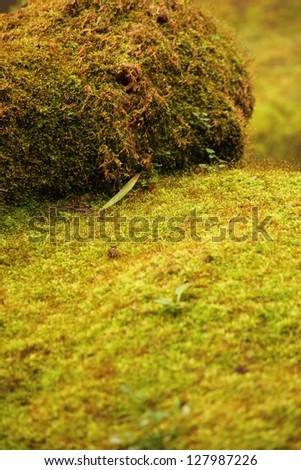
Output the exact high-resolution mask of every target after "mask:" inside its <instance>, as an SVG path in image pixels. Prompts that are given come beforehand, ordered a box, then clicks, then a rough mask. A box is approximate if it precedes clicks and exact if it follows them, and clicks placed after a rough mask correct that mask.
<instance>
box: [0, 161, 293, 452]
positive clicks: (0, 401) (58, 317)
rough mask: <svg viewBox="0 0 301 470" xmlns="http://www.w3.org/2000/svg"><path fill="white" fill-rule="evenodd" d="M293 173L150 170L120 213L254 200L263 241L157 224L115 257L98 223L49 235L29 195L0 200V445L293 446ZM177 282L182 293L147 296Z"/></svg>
mask: <svg viewBox="0 0 301 470" xmlns="http://www.w3.org/2000/svg"><path fill="white" fill-rule="evenodd" d="M300 186H301V182H300V173H298V172H289V171H285V170H272V169H267V170H264V169H261V168H248V169H244V170H230V171H227V172H222V173H217V174H211V175H207V176H203V175H189V176H187V175H186V176H181V177H171V176H168V177H163V178H162V180H159V181H158V183H157V186H156V187H155V188H154V189H153V191H152V192H151V193H150V192H146V191H142V190H141V191H136V192H135V193H134V192H133V193H131V194H130V195H129V197H128V198H127V199H126V200H125V201H124V204H123V207H122V216H125V217H127V220H130V219H133V218H134V217H135V216H137V215H139V216H143V217H144V218H146V219H148V220H150V221H151V220H152V219H154V218H155V217H165V218H171V217H173V216H175V215H176V216H179V217H182V218H184V219H185V218H186V217H187V216H189V214H190V212H191V210H193V209H197V211H198V214H199V215H200V216H202V218H203V222H204V221H205V220H206V219H208V218H209V217H210V216H211V217H219V220H220V223H221V225H222V226H225V227H226V226H228V222H229V220H230V218H231V217H234V216H240V217H242V216H243V217H247V218H248V220H249V218H250V214H251V207H252V206H257V207H258V208H259V214H260V220H263V218H264V217H266V216H269V215H270V216H271V217H272V220H271V222H270V223H269V225H268V227H267V229H268V231H269V233H270V235H271V237H272V238H273V241H267V240H265V239H264V238H262V237H261V236H260V237H259V241H258V242H256V241H253V240H252V238H251V237H250V236H249V237H248V239H247V240H245V241H244V242H233V241H232V240H231V239H230V238H229V236H228V235H227V237H226V239H225V240H224V241H223V242H212V241H210V233H208V232H206V231H205V230H203V229H202V226H203V224H202V222H200V225H199V230H198V232H199V235H201V236H203V241H202V242H196V241H194V240H193V239H191V237H190V236H189V223H187V222H186V223H185V220H184V224H186V225H185V227H186V230H187V232H186V234H187V236H186V238H185V239H183V240H182V241H179V242H177V243H172V242H171V241H169V240H168V239H167V238H166V236H167V235H171V233H170V230H169V231H167V230H166V224H161V225H160V227H159V237H158V239H157V241H153V240H152V238H151V237H149V238H148V239H147V240H146V241H144V242H140V243H134V242H133V241H132V240H128V239H127V240H125V241H123V242H119V243H118V244H117V247H118V249H119V252H120V257H119V258H116V259H111V258H109V257H108V255H107V251H108V248H109V247H110V244H109V243H108V242H106V241H104V240H102V239H100V238H98V237H96V238H95V239H94V240H92V239H90V240H89V241H86V242H84V243H83V242H82V243H81V242H80V241H78V240H75V239H74V238H72V239H71V240H70V241H69V242H68V243H64V242H63V234H64V224H63V221H62V220H58V224H57V228H56V234H57V243H56V244H54V243H52V244H50V243H49V239H47V238H45V237H43V233H41V232H34V231H30V225H29V220H30V217H31V215H32V214H31V212H30V211H29V210H28V209H25V208H22V209H20V208H18V209H16V208H14V209H10V210H7V213H6V215H5V218H4V222H5V227H6V229H5V231H6V233H5V236H4V237H3V242H2V245H3V248H4V250H3V251H4V254H5V258H4V260H3V263H4V268H5V276H4V279H3V282H2V292H1V294H2V295H1V302H0V341H1V347H0V383H1V387H0V448H1V449H3V448H5V449H39V448H40V449H107V448H124V449H128V448H140V449H158V448H163V449H202V448H203V449H258V448H262V449H300V446H301V434H300V420H301V395H300V387H301V375H300V364H301V335H300V325H301V298H300V285H301V238H300V235H301V231H300V210H301V205H300ZM102 204H103V202H102V201H101V200H95V201H94V203H93V204H92V205H91V208H92V209H93V210H94V211H95V213H96V215H97V213H98V209H99V208H100V207H101V206H102ZM35 212H36V215H44V213H45V208H44V207H41V206H38V207H36V209H35ZM64 215H65V216H66V217H67V216H68V214H67V213H65V214H64ZM111 215H112V214H111ZM70 216H71V214H69V217H70ZM73 216H76V214H73ZM81 221H82V226H83V232H82V236H85V235H86V233H85V227H86V223H85V215H83V216H81ZM36 225H37V227H39V228H40V229H47V225H42V224H41V221H40V222H39V223H38V224H36ZM109 225H112V224H109ZM31 228H32V227H31ZM240 228H242V229H243V231H244V232H247V233H248V232H249V231H250V225H248V226H244V225H238V229H240ZM214 230H215V229H214ZM122 232H123V229H122ZM41 235H42V236H41ZM44 235H45V234H44ZM32 237H33V238H34V239H36V241H35V242H34V241H33V238H32ZM185 282H190V287H189V289H187V290H186V292H185V293H184V295H183V297H182V300H181V303H180V308H177V309H172V308H167V307H168V306H164V305H160V304H158V303H156V299H158V298H162V297H163V298H167V299H171V301H175V289H176V288H177V287H178V286H180V285H181V284H183V283H185Z"/></svg>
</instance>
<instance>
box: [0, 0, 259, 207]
mask: <svg viewBox="0 0 301 470" xmlns="http://www.w3.org/2000/svg"><path fill="white" fill-rule="evenodd" d="M1 22H2V25H3V32H2V34H1V48H2V54H3V60H2V66H1V73H2V82H1V90H0V92H1V102H2V105H1V118H2V121H3V127H4V133H3V134H2V137H1V141H0V144H1V151H2V152H3V168H4V172H5V184H4V195H5V198H6V200H7V201H18V202H19V201H23V200H25V199H26V198H28V197H32V196H47V197H58V196H64V195H67V194H69V193H83V192H87V191H91V190H97V191H101V192H104V193H105V192H107V193H108V192H111V191H113V190H116V188H118V187H119V186H120V184H122V183H123V181H124V180H125V179H126V178H128V177H129V176H130V175H133V173H134V172H136V171H138V170H142V169H145V170H150V169H151V168H155V169H156V170H158V171H161V172H170V171H174V170H177V169H183V168H185V167H187V166H189V165H192V164H195V163H202V162H207V161H208V160H209V156H212V155H214V156H216V158H219V159H223V160H227V161H236V160H238V159H239V158H240V157H241V155H242V153H243V147H244V139H245V126H246V123H247V120H248V118H249V117H250V115H251V113H252V108H253V98H252V94H251V87H250V80H249V76H248V74H247V72H246V69H245V64H244V61H243V59H242V58H241V56H240V54H239V53H238V52H237V50H236V47H235V45H234V43H233V41H232V39H231V38H230V37H228V36H227V35H225V34H224V33H223V32H221V31H220V29H219V27H218V26H217V25H216V24H215V22H214V21H213V19H212V18H210V17H207V16H205V15H203V14H202V13H200V12H197V11H195V10H193V9H191V8H190V7H189V6H188V2H177V1H173V2H159V3H157V2H156V3H154V2H150V1H146V0H123V1H119V2H117V3H116V1H113V0H106V1H101V2H100V1H98V0H96V1H93V2H92V1H84V0H72V1H71V0H52V1H50V2H44V1H42V0H33V1H32V2H30V3H29V6H28V7H27V8H24V9H21V10H19V11H18V12H16V13H14V14H9V15H3V16H2V17H1ZM208 149H210V150H209V153H208ZM210 151H211V152H212V153H210Z"/></svg>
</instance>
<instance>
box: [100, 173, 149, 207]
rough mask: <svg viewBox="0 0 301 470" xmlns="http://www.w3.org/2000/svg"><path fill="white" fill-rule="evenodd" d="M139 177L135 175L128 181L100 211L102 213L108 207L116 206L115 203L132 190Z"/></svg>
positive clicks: (138, 174)
mask: <svg viewBox="0 0 301 470" xmlns="http://www.w3.org/2000/svg"><path fill="white" fill-rule="evenodd" d="M140 175H141V173H137V174H136V175H135V176H134V177H133V178H132V179H130V181H128V182H127V183H126V184H125V185H124V186H123V188H121V190H120V191H119V192H118V193H117V194H116V195H115V196H114V197H112V199H110V200H109V201H108V202H107V203H106V204H105V205H104V206H103V207H102V208H101V209H100V210H101V211H104V210H106V209H109V207H112V206H114V205H115V204H117V202H119V201H121V199H123V198H124V196H126V195H127V194H128V193H129V192H130V191H131V190H132V189H133V187H134V186H135V184H136V183H137V181H138V179H139V177H140Z"/></svg>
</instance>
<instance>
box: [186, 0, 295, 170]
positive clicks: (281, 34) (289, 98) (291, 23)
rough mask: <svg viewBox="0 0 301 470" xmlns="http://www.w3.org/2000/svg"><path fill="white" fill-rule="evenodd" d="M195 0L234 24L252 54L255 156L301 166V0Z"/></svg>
mask: <svg viewBox="0 0 301 470" xmlns="http://www.w3.org/2000/svg"><path fill="white" fill-rule="evenodd" d="M194 1H195V3H196V4H197V5H198V6H199V7H200V8H203V9H204V8H205V9H207V10H209V11H210V12H211V13H213V14H214V16H216V17H218V18H219V19H220V20H222V21H223V22H224V23H226V24H228V25H230V26H231V27H232V29H234V31H235V33H236V35H237V36H238V40H239V42H240V45H241V47H242V48H243V49H244V50H245V51H247V54H248V56H249V57H250V59H251V64H250V67H251V70H252V73H253V77H254V85H255V96H256V107H255V113H254V117H253V119H252V124H251V133H252V140H253V144H254V145H253V151H252V158H254V157H255V158H256V159H258V160H269V161H272V162H275V163H280V162H283V161H289V162H296V163H297V165H298V166H299V167H300V168H301V53H300V49H301V1H300V0H285V1H283V0H217V1H213V0H194Z"/></svg>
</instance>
